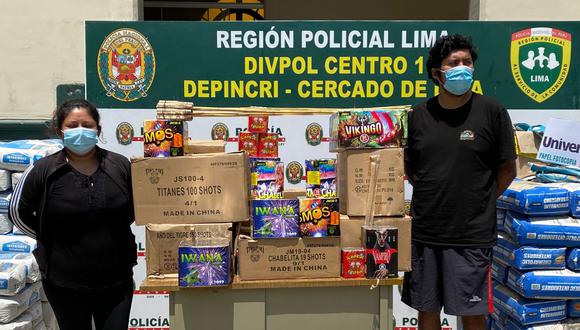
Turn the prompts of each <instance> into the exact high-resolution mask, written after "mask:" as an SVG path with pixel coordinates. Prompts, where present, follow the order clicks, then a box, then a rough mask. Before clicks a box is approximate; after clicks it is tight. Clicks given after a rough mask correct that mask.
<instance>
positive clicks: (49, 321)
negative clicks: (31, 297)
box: [42, 301, 58, 329]
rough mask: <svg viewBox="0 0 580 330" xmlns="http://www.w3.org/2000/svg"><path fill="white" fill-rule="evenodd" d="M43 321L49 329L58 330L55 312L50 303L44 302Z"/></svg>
mask: <svg viewBox="0 0 580 330" xmlns="http://www.w3.org/2000/svg"><path fill="white" fill-rule="evenodd" d="M42 319H43V320H44V324H45V325H46V328H47V329H56V327H57V324H58V323H57V322H56V316H54V311H53V310H52V307H51V306H50V303H49V302H48V301H43V302H42Z"/></svg>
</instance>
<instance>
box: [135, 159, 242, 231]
mask: <svg viewBox="0 0 580 330" xmlns="http://www.w3.org/2000/svg"><path fill="white" fill-rule="evenodd" d="M131 171H132V182H133V202H134V206H135V219H136V223H137V225H145V224H148V223H173V224H180V223H183V224H190V223H215V222H241V221H246V220H248V219H249V217H250V215H249V203H248V183H249V168H248V158H247V156H246V155H245V154H244V153H239V152H238V153H227V154H226V153H224V154H204V155H188V156H182V157H172V158H144V159H133V160H132V163H131Z"/></svg>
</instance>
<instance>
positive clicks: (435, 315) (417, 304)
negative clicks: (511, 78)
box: [402, 35, 516, 330]
mask: <svg viewBox="0 0 580 330" xmlns="http://www.w3.org/2000/svg"><path fill="white" fill-rule="evenodd" d="M476 59H477V54H476V52H475V51H474V48H473V45H472V44H471V40H470V39H469V38H466V37H464V36H461V35H452V36H445V37H442V38H441V39H439V40H438V41H437V42H436V43H435V45H434V46H433V48H431V50H430V51H429V59H428V61H427V72H428V74H429V78H431V79H433V81H434V82H435V84H437V85H439V88H440V94H439V95H438V96H436V97H434V98H431V99H429V100H428V101H427V102H425V103H423V104H419V105H417V106H415V107H414V108H413V111H412V112H411V113H410V114H409V146H408V148H407V153H406V155H405V168H406V172H407V176H408V178H409V181H410V182H411V184H412V185H413V200H412V203H411V213H412V216H413V231H412V233H413V234H412V241H413V247H412V269H413V271H411V272H408V273H406V274H405V282H404V286H403V295H402V296H403V299H402V300H403V302H404V303H405V304H407V305H409V306H411V307H413V308H415V309H416V310H418V311H419V329H440V319H439V314H440V312H441V308H442V307H444V310H445V312H446V313H447V314H451V315H458V316H461V317H462V321H463V327H464V328H465V329H466V330H471V329H485V316H486V315H487V314H488V313H490V312H491V310H492V307H493V301H492V300H491V297H490V296H491V278H490V274H491V273H490V266H491V249H492V247H493V245H494V244H495V241H496V236H497V233H496V214H495V201H496V198H497V197H498V195H500V194H501V193H502V192H503V191H504V190H505V189H506V188H507V187H508V186H509V184H510V183H511V181H512V180H513V178H514V177H515V173H516V168H515V158H516V154H515V147H514V136H513V129H512V124H511V121H510V118H509V115H508V113H507V111H506V109H505V108H504V107H503V106H502V105H501V104H500V103H498V102H497V101H494V100H492V99H490V98H487V97H485V96H482V95H479V94H474V93H472V92H471V85H472V82H473V71H474V63H475V60H476Z"/></svg>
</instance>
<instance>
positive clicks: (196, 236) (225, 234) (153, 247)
mask: <svg viewBox="0 0 580 330" xmlns="http://www.w3.org/2000/svg"><path fill="white" fill-rule="evenodd" d="M208 239H212V240H213V239H226V240H228V241H229V242H231V241H232V224H231V223H212V224H188V225H174V224H151V223H150V224H148V225H147V226H145V240H146V247H145V250H146V251H147V254H146V260H147V276H156V277H163V276H165V275H169V274H177V271H178V266H179V261H178V260H179V258H178V253H177V250H178V248H179V243H180V242H181V241H184V240H193V241H196V240H208Z"/></svg>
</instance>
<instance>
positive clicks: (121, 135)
mask: <svg viewBox="0 0 580 330" xmlns="http://www.w3.org/2000/svg"><path fill="white" fill-rule="evenodd" d="M115 135H116V136H117V142H119V144H121V145H124V146H126V145H128V144H131V142H133V137H134V136H135V131H134V130H133V126H131V124H129V123H128V122H122V123H120V124H119V125H117V129H116V131H115Z"/></svg>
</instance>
